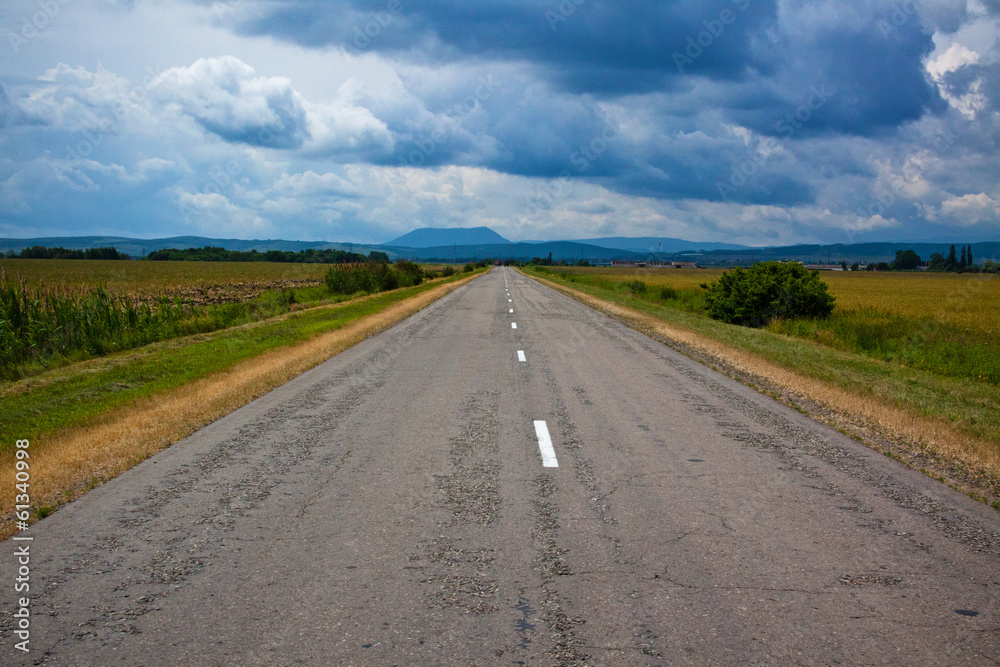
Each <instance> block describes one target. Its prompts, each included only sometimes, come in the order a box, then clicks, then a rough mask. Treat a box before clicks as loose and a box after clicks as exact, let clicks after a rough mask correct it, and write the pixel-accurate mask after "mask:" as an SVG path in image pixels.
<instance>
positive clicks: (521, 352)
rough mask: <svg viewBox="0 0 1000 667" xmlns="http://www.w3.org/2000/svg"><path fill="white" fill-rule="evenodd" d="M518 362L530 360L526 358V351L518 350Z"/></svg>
mask: <svg viewBox="0 0 1000 667" xmlns="http://www.w3.org/2000/svg"><path fill="white" fill-rule="evenodd" d="M517 360H518V361H527V360H528V358H527V357H526V356H524V350H518V351H517Z"/></svg>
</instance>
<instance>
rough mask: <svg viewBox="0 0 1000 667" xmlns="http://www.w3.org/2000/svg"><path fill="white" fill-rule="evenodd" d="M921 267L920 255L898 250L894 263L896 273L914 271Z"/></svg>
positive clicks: (910, 251)
mask: <svg viewBox="0 0 1000 667" xmlns="http://www.w3.org/2000/svg"><path fill="white" fill-rule="evenodd" d="M918 266H920V255H918V254H917V253H915V252H913V251H912V250H897V251H896V261H895V262H893V263H892V268H893V270H895V271H912V270H914V269H915V268H917V267H918Z"/></svg>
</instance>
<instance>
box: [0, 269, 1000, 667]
mask: <svg viewBox="0 0 1000 667" xmlns="http://www.w3.org/2000/svg"><path fill="white" fill-rule="evenodd" d="M507 280H509V292H510V296H509V297H508V295H507V288H506V286H505V281H507ZM511 309H513V313H511V312H510V310H511ZM515 323H516V328H514V326H513V325H514V324H515ZM519 352H523V357H521V356H520V355H519V354H518V353H519ZM520 358H523V359H524V361H521V360H520ZM536 422H544V428H543V427H542V426H541V425H538V424H536ZM546 431H547V433H548V435H549V436H550V439H551V444H552V447H551V452H550V453H549V454H547V455H545V456H543V450H542V447H540V443H544V441H545V438H544V434H545V432H546ZM553 457H554V460H553ZM543 463H544V464H545V465H543ZM554 463H557V464H558V467H555V466H554V465H553V464H554ZM28 532H29V533H30V534H31V535H32V536H34V541H33V542H32V543H31V550H32V551H31V553H32V557H31V572H32V575H31V576H32V578H33V579H32V581H33V589H32V591H33V594H34V597H33V600H32V607H31V609H32V612H33V616H32V623H31V644H30V647H31V649H32V651H31V653H30V654H28V656H23V655H21V654H19V653H18V652H17V651H15V650H13V648H12V647H11V635H10V629H11V618H10V614H6V615H5V616H4V619H3V624H4V625H3V630H4V638H5V643H4V645H3V646H2V647H0V651H2V655H0V662H2V663H3V664H20V663H22V662H31V661H36V662H42V663H44V662H52V663H55V664H67V665H76V664H79V665H115V664H125V665H255V664H262V665H280V664H315V665H338V664H353V665H366V664H370V665H391V664H399V665H437V664H458V665H473V664H475V665H521V664H525V665H552V664H595V665H596V664H620V665H643V664H667V663H670V664H673V663H692V664H699V665H704V664H740V665H747V664H900V665H931V664H948V665H955V664H996V663H997V661H998V659H1000V513H997V512H996V511H994V510H992V509H990V508H987V507H985V506H983V505H981V504H978V503H975V502H973V501H971V500H970V499H968V498H966V497H964V496H962V495H960V494H957V493H955V492H952V491H951V490H950V489H948V488H946V487H944V486H943V485H940V484H938V483H937V482H934V481H932V480H928V479H926V478H925V477H923V476H922V475H920V474H918V473H914V472H913V471H910V470H908V469H905V468H904V467H902V466H900V465H898V464H897V463H895V462H894V461H892V460H890V459H888V458H886V457H883V456H881V455H878V454H875V453H873V452H872V451H871V450H869V449H867V448H865V447H864V446H861V445H859V444H858V443H856V442H854V441H852V440H850V439H849V438H847V437H845V436H843V435H841V434H839V433H837V432H835V431H833V430H831V429H828V428H826V427H824V426H821V425H818V424H816V423H814V422H812V421H811V420H809V419H808V418H806V417H804V416H802V415H800V414H798V413H796V412H795V411H793V410H790V409H787V408H786V407H784V406H782V405H779V404H777V403H775V402H773V401H771V400H770V399H768V398H766V397H763V396H760V395H758V394H756V393H755V392H753V391H752V390H750V389H748V388H746V387H744V386H742V385H740V384H738V383H735V382H733V381H731V380H729V379H728V378H726V377H724V376H721V375H719V374H718V373H715V372H713V371H712V370H710V369H707V368H705V367H703V366H701V365H699V364H697V363H695V362H692V361H691V360H689V359H687V358H686V357H683V356H681V355H679V354H677V353H674V352H673V351H671V350H670V349H668V348H667V347H665V346H664V345H662V344H660V343H657V342H655V341H652V340H650V339H649V338H646V337H644V336H642V335H641V334H639V333H636V332H634V331H632V330H630V329H627V328H625V327H623V326H621V325H620V324H618V323H617V322H615V321H613V320H611V319H609V318H607V317H606V316H604V315H602V314H599V313H597V312H595V311H593V310H591V309H589V308H587V307H585V306H583V305H581V304H579V303H577V302H575V301H572V300H570V299H568V298H566V297H564V296H562V295H560V294H558V293H556V292H554V291H552V290H550V289H548V288H545V287H542V286H540V285H538V284H536V283H534V282H532V281H530V280H528V279H527V278H524V277H523V276H520V275H518V274H516V273H515V272H514V271H512V270H505V269H497V270H494V271H493V272H491V273H490V274H488V275H486V276H484V277H482V278H480V279H477V280H475V281H473V282H472V283H471V284H469V285H468V286H466V287H463V288H461V289H459V290H456V291H455V292H454V293H452V294H450V295H449V296H446V297H445V298H443V299H442V300H440V301H439V302H437V303H435V304H434V305H433V306H431V307H429V308H427V309H426V310H424V311H423V312H421V313H419V314H418V315H416V316H414V317H412V318H410V319H409V320H407V321H405V322H403V323H402V324H400V325H399V326H397V327H395V328H393V329H391V330H390V331H387V332H385V333H383V334H381V335H379V336H377V337H375V338H372V339H370V340H368V341H366V342H364V343H362V344H360V345H358V346H356V347H354V348H352V349H351V350H349V351H347V352H345V353H343V354H341V355H339V356H337V357H335V358H334V359H332V360H330V361H329V362H327V363H326V364H324V365H322V366H319V367H317V368H315V369H314V370H312V371H310V372H308V373H306V374H304V375H302V376H300V377H299V378H297V379H295V380H293V381H292V382H289V383H288V384H286V385H284V386H282V387H280V388H279V389H277V390H275V391H274V392H272V393H270V394H268V395H267V396H264V397H263V398H261V399H259V400H257V401H255V402H253V403H252V404H250V405H248V406H247V407H245V408H243V409H241V410H239V411H237V412H235V413H233V414H231V415H229V416H228V417H226V418H224V419H221V420H219V421H218V422H216V423H214V424H212V425H210V426H208V427H206V428H204V429H202V430H201V431H199V432H198V433H196V434H194V435H192V436H191V437H189V438H187V439H186V440H184V441H182V442H180V443H177V444H176V445H174V446H172V447H170V448H169V449H167V450H165V451H163V452H161V453H160V454H158V455H157V456H155V457H153V458H151V459H149V460H147V461H145V462H144V463H142V464H141V465H139V466H137V467H135V468H134V469H132V470H131V471H129V472H128V473H126V474H124V475H121V476H120V477H119V478H117V479H115V480H113V481H111V482H109V483H108V484H106V485H104V486H102V487H100V488H97V489H95V490H94V491H92V492H91V493H89V494H87V495H86V496H85V497H84V498H82V499H81V500H79V501H77V502H74V503H72V504H71V505H69V506H67V507H65V508H64V509H61V510H60V511H58V512H56V513H55V514H53V515H52V516H50V517H48V518H46V519H44V520H42V521H40V522H39V523H38V524H36V525H35V526H34V527H32V528H31V529H30V530H29V531H28ZM14 547H15V544H14V543H13V542H11V541H7V542H6V543H4V545H3V549H2V554H3V555H0V567H2V568H3V569H2V572H3V573H4V575H3V576H4V583H3V590H5V591H7V592H6V593H5V594H4V598H5V599H3V604H4V605H5V606H6V607H7V608H12V606H13V604H14V600H15V599H16V596H15V594H14V593H13V591H12V586H11V585H8V582H12V580H13V578H14V576H15V575H14V572H13V571H14V567H15V565H14V558H13V556H12V554H13V552H14Z"/></svg>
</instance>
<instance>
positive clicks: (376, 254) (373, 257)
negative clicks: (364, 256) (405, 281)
mask: <svg viewBox="0 0 1000 667" xmlns="http://www.w3.org/2000/svg"><path fill="white" fill-rule="evenodd" d="M368 261H369V262H381V263H383V264H388V263H389V255H388V254H387V253H384V252H380V251H378V250H372V251H371V252H370V253H368Z"/></svg>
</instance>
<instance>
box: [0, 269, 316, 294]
mask: <svg viewBox="0 0 1000 667" xmlns="http://www.w3.org/2000/svg"><path fill="white" fill-rule="evenodd" d="M328 268H330V266H329V265H328V264H292V263H288V264H285V263H280V262H148V261H104V260H87V259H78V260H73V259H0V269H3V270H4V271H6V272H7V276H8V278H9V279H10V280H12V281H17V280H18V276H23V277H24V281H25V285H26V286H27V287H29V288H34V287H39V286H48V287H53V286H55V285H59V286H62V287H64V288H65V289H67V290H70V291H78V290H80V289H83V288H93V287H97V286H98V285H103V286H104V288H105V289H107V291H108V292H109V293H110V294H112V295H115V296H129V297H132V298H133V299H137V300H148V299H156V298H158V297H160V296H164V295H165V296H168V297H170V298H174V297H181V298H184V299H193V300H194V301H195V302H196V303H199V302H200V303H222V302H224V301H226V300H229V301H232V300H237V299H246V298H253V297H255V296H258V295H260V294H261V293H262V292H264V291H266V290H268V289H276V288H284V287H292V286H302V285H318V284H320V283H321V282H322V281H323V276H324V274H326V271H327V269H328ZM206 295H216V297H217V298H215V299H212V298H205V296H206Z"/></svg>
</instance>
